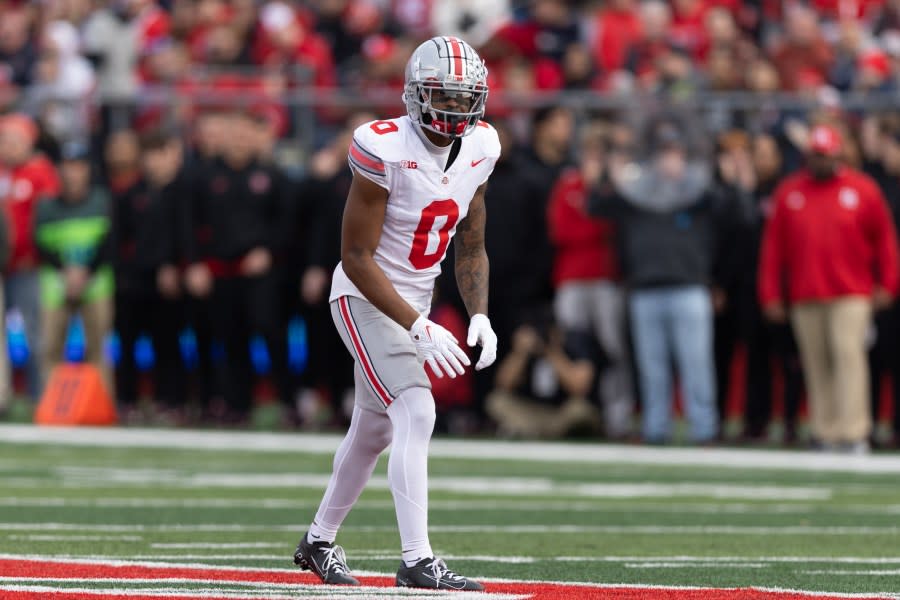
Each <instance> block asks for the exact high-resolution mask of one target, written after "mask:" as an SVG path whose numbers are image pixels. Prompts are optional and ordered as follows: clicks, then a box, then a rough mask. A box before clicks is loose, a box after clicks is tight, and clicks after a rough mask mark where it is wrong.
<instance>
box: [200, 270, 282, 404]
mask: <svg viewBox="0 0 900 600" xmlns="http://www.w3.org/2000/svg"><path fill="white" fill-rule="evenodd" d="M279 291H280V289H279V281H278V276H277V274H276V273H273V272H270V273H266V274H265V275H262V276H259V277H228V278H218V279H216V281H215V285H214V288H213V295H212V306H211V318H212V332H213V338H214V339H215V340H216V341H217V342H219V343H220V344H222V347H223V349H224V359H223V360H219V361H218V363H217V364H216V365H215V372H216V374H217V377H216V379H217V381H218V388H219V390H220V391H221V392H222V396H223V397H224V399H225V403H226V405H227V406H228V408H229V409H230V410H231V411H233V412H234V413H236V415H238V416H242V415H246V414H247V412H248V411H249V409H250V407H251V405H252V402H253V383H254V381H255V378H256V373H255V371H254V369H253V363H252V362H251V358H250V350H249V347H250V340H251V338H252V337H253V336H254V335H261V336H262V337H263V339H265V342H266V346H267V347H268V351H269V356H270V358H271V367H272V372H271V374H272V378H273V381H274V383H275V385H276V386H277V388H278V393H279V396H280V397H281V400H282V402H284V403H285V405H289V404H290V402H291V384H290V377H289V374H288V368H287V336H286V327H287V323H286V320H285V318H284V314H283V311H282V307H281V306H280V304H281V302H280V299H279V298H280V297H279Z"/></svg>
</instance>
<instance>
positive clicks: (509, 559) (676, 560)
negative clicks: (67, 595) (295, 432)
mask: <svg viewBox="0 0 900 600" xmlns="http://www.w3.org/2000/svg"><path fill="white" fill-rule="evenodd" d="M151 547H153V548H160V549H186V550H188V549H211V550H215V549H229V548H232V549H233V548H245V547H246V548H283V549H285V551H290V550H291V545H289V544H272V543H266V542H259V543H256V542H249V543H234V544H207V543H203V542H200V543H193V544H151ZM288 553H289V552H288ZM285 556H288V554H271V555H250V554H231V555H220V554H171V555H167V554H143V555H127V556H118V555H110V554H102V555H80V554H79V555H75V554H70V555H54V556H52V557H47V556H44V558H45V559H47V558H49V559H50V560H79V561H95V560H116V561H122V562H123V563H128V564H133V563H135V561H137V562H140V561H148V560H149V561H154V560H157V561H159V560H163V561H172V560H225V559H227V560H240V559H245V560H282V559H284V558H285ZM352 557H353V558H359V559H366V560H389V561H396V560H398V554H397V553H396V552H385V551H382V550H375V551H367V550H354V551H353V552H352ZM441 557H442V558H444V559H445V560H453V561H471V562H491V563H505V564H535V563H543V562H587V563H590V562H602V563H622V564H624V565H625V566H632V565H634V566H635V568H648V567H649V566H656V565H667V566H668V565H671V566H672V567H675V566H682V567H698V566H702V567H719V568H721V567H729V568H730V567H745V566H746V565H750V566H751V567H752V568H757V567H762V566H764V565H765V564H776V563H829V564H830V563H844V564H863V565H876V564H886V565H900V557H895V558H884V557H879V558H864V557H859V556H836V557H832V556H828V557H822V556H806V557H797V556H756V557H747V556H721V557H719V556H546V557H535V556H493V555H483V554H474V555H472V554H444V553H442V554H441ZM166 564H170V563H168V562H167V563H166ZM854 572H855V571H854Z"/></svg>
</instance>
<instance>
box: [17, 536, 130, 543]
mask: <svg viewBox="0 0 900 600" xmlns="http://www.w3.org/2000/svg"><path fill="white" fill-rule="evenodd" d="M7 537H8V538H9V539H11V540H27V541H29V542H140V541H141V540H143V539H144V538H143V536H140V535H10V536H7Z"/></svg>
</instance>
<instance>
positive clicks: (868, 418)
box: [0, 0, 900, 451]
mask: <svg viewBox="0 0 900 600" xmlns="http://www.w3.org/2000/svg"><path fill="white" fill-rule="evenodd" d="M433 34H444V35H458V36H460V37H462V38H464V39H466V40H467V41H469V42H470V43H471V44H472V45H473V46H475V47H476V48H477V49H478V50H479V52H480V53H481V54H482V56H483V57H484V58H485V59H486V61H487V63H488V67H489V70H490V81H489V84H490V89H491V92H490V93H491V96H490V98H489V100H488V103H487V106H488V108H487V119H488V120H489V121H490V122H491V123H492V124H493V125H495V127H496V128H497V129H498V131H499V133H500V135H501V139H502V141H503V148H504V151H503V156H502V157H501V160H500V161H499V163H498V165H497V167H496V170H495V172H494V174H493V176H492V178H491V180H490V186H489V188H488V196H487V205H488V228H487V234H486V235H487V246H488V252H489V257H490V260H491V293H490V298H491V311H490V312H491V318H492V321H493V323H494V326H495V329H496V331H497V333H498V335H499V337H500V354H499V358H498V361H497V365H496V367H494V368H493V369H490V370H488V371H485V372H481V373H478V374H472V373H469V374H467V375H466V376H465V377H463V378H461V379H457V380H455V381H454V382H453V383H452V384H450V383H449V382H447V381H442V380H435V381H434V382H433V383H434V392H435V396H436V398H437V401H438V405H439V413H440V415H441V418H440V426H441V427H442V428H444V429H445V430H447V431H450V432H453V433H477V432H482V431H493V430H494V429H496V430H497V431H499V432H500V433H501V434H502V435H506V436H510V437H560V436H566V435H572V434H576V433H583V434H586V435H591V436H603V437H606V438H609V439H618V440H627V439H643V440H644V441H647V442H650V443H667V442H669V441H671V440H672V439H677V438H679V434H678V433H677V432H675V431H674V430H673V422H674V420H675V419H674V410H675V408H674V407H678V409H679V410H681V411H683V413H684V416H685V418H686V419H685V420H686V423H687V429H686V431H685V432H684V434H683V436H681V437H683V438H684V439H687V440H690V441H692V442H694V443H714V442H716V441H717V440H719V439H721V438H722V436H723V432H724V431H725V430H724V427H723V422H724V421H725V420H726V419H729V418H733V419H736V420H737V421H739V423H740V426H739V429H738V432H737V435H739V438H740V439H741V440H746V441H765V440H768V439H769V436H770V434H771V433H772V430H771V429H770V425H771V424H772V423H773V421H776V420H777V421H781V422H782V423H783V428H782V430H781V434H780V437H779V438H778V439H780V440H782V441H784V442H785V443H796V442H797V441H798V439H799V438H800V437H801V430H800V429H799V425H800V423H801V420H805V417H807V416H808V420H809V422H810V423H811V437H812V440H813V441H814V442H815V443H817V444H819V445H820V446H823V447H829V448H841V449H845V450H850V451H861V450H864V449H865V447H867V446H868V443H869V438H870V437H872V435H873V432H874V431H875V430H874V428H873V422H876V421H877V420H878V419H879V418H880V417H881V416H882V415H883V414H892V415H893V421H892V422H891V424H890V428H891V432H890V434H891V435H890V436H888V437H887V438H884V439H881V438H879V439H874V438H873V441H877V442H878V443H887V444H896V443H897V440H898V439H900V385H895V386H891V385H888V388H889V389H890V391H891V392H892V394H893V395H890V394H888V393H887V391H886V390H884V389H883V387H882V383H883V382H888V384H889V383H890V381H891V380H893V381H898V379H897V378H898V376H900V348H896V347H895V345H896V341H895V340H897V339H900V337H898V335H897V333H898V328H900V313H898V310H900V309H898V308H896V306H895V304H894V303H893V296H894V295H895V294H896V293H897V289H896V287H897V279H898V277H897V274H896V273H893V271H895V270H896V271H898V272H900V266H898V264H897V257H896V247H895V246H896V233H895V224H894V222H895V220H896V219H897V218H898V217H897V216H898V215H900V193H898V190H900V186H898V185H897V183H898V181H897V177H898V176H900V112H898V111H896V110H892V109H891V108H890V107H891V103H890V99H891V98H892V97H893V94H894V93H896V92H897V91H898V90H897V89H896V87H897V83H898V77H900V1H898V0H840V1H838V0H807V1H799V0H797V1H789V0H785V1H778V0H771V1H770V0H669V1H664V0H606V1H594V2H591V1H587V0H585V1H581V2H577V1H565V0H530V1H527V2H525V1H515V0H494V1H491V2H476V1H474V0H308V1H303V2H288V1H281V0H276V1H258V0H171V1H162V0H161V1H158V2H157V1H155V0H112V1H109V2H99V1H91V0H44V1H42V2H24V1H14V0H0V114H3V115H5V116H2V117H0V202H2V203H3V207H4V210H3V212H2V215H0V216H2V218H3V219H4V220H5V226H4V227H0V232H2V233H4V234H5V239H0V246H2V250H4V255H5V257H6V260H5V265H6V266H5V269H4V272H3V284H4V285H3V292H4V297H5V298H4V300H5V305H6V309H7V313H8V317H7V327H6V330H7V332H11V333H10V336H11V337H10V350H11V351H10V356H9V357H4V359H6V358H10V359H12V361H13V363H14V364H15V371H16V372H17V373H18V374H20V375H21V376H22V377H23V378H22V381H14V382H13V383H10V384H7V385H6V391H4V393H3V394H2V398H3V399H0V407H2V406H3V404H4V403H5V402H4V400H5V398H6V397H7V396H8V395H9V387H10V386H12V385H17V386H18V387H19V388H21V389H23V390H24V391H25V393H27V394H28V395H30V396H32V397H34V398H36V397H38V396H39V395H40V392H41V390H42V388H43V386H44V382H45V380H46V377H47V374H48V373H49V372H50V370H51V369H52V368H53V365H55V364H56V363H58V362H60V361H62V360H64V359H65V358H66V356H67V353H68V345H69V344H68V342H69V341H70V339H71V337H72V322H73V320H72V317H73V316H74V315H78V317H79V319H80V320H79V324H80V326H81V327H82V328H83V332H84V357H83V358H84V359H85V360H89V361H91V362H94V363H96V365H97V366H98V367H99V368H100V369H101V372H102V373H103V374H104V377H105V379H106V382H107V385H108V387H109V388H110V389H113V390H115V397H116V399H117V402H118V404H119V405H120V408H121V410H122V414H123V415H124V417H125V418H126V420H129V421H134V422H140V421H146V420H147V419H162V420H165V421H171V422H175V423H185V422H212V423H225V424H228V423H231V424H243V423H246V422H247V419H248V418H249V416H250V414H251V408H252V407H253V406H254V404H260V403H265V402H267V401H271V402H272V404H273V405H275V406H279V407H281V409H282V410H281V414H282V419H283V422H284V424H285V426H290V427H294V426H304V427H329V426H340V425H343V424H345V422H346V418H347V417H346V415H347V414H349V413H348V412H347V404H348V402H350V401H352V392H351V391H350V388H351V386H352V382H353V376H352V361H351V359H350V357H349V356H348V355H347V353H346V350H345V349H344V347H343V346H342V344H341V343H340V340H339V338H338V337H337V334H336V332H334V331H333V325H332V324H331V319H330V318H329V316H328V309H327V302H326V300H327V295H328V289H329V285H330V276H331V272H332V270H333V268H334V266H335V265H336V264H337V262H338V260H339V258H340V256H339V239H340V224H341V215H342V209H343V202H344V199H345V197H346V193H347V190H348V188H349V183H350V172H349V169H348V168H347V166H346V152H347V148H348V144H349V139H350V135H351V134H352V131H353V129H354V128H355V127H356V126H357V125H359V124H360V123H363V122H365V121H367V120H371V119H375V118H384V117H391V116H396V115H398V114H400V112H401V110H402V107H401V104H400V102H399V97H400V90H401V88H402V83H403V66H404V64H405V61H406V59H407V58H408V56H409V54H410V52H411V51H412V49H413V48H414V47H415V46H416V44H417V43H418V42H419V41H420V40H422V39H424V38H426V37H428V36H430V35H433ZM823 132H825V133H823ZM822 136H825V137H827V138H828V139H827V140H826V139H825V137H822ZM811 157H813V158H812V159H811ZM816 157H819V158H822V159H823V160H824V159H827V160H828V161H831V163H832V164H831V169H832V171H833V172H832V173H831V174H830V175H829V174H828V173H826V175H827V177H825V179H829V177H831V178H839V180H840V181H841V182H842V183H840V185H839V187H838V188H836V189H838V193H839V202H840V203H842V204H843V205H852V206H851V208H853V209H855V208H856V207H857V206H869V202H870V198H874V200H871V202H872V203H873V206H876V205H877V206H882V205H883V206H885V207H887V208H885V210H884V211H883V212H878V211H875V212H872V214H873V215H874V216H872V217H870V216H868V215H869V212H868V209H866V211H867V212H866V215H867V217H866V219H867V220H866V221H865V223H863V224H862V225H860V227H862V228H863V231H862V233H859V236H858V237H859V239H858V240H857V239H856V237H854V236H853V235H848V234H847V233H846V231H845V229H842V228H844V227H848V228H850V230H852V228H853V227H855V226H856V225H855V222H854V223H848V222H843V221H841V222H838V223H837V224H836V225H834V227H836V229H830V230H828V229H827V228H825V230H826V231H829V232H830V233H827V234H826V235H825V237H827V238H828V239H835V240H836V241H835V243H834V246H835V247H834V248H830V249H829V251H830V252H834V255H830V254H828V253H827V252H825V251H824V250H822V249H821V248H813V249H812V250H811V249H810V247H806V246H804V247H802V248H794V247H789V248H788V250H785V251H778V250H779V249H783V248H784V247H788V246H786V244H788V243H789V241H790V240H791V239H794V238H796V237H797V236H799V237H800V238H801V239H805V238H803V236H805V235H807V232H804V231H803V230H802V229H794V230H792V229H790V227H798V225H797V224H796V223H792V222H789V220H788V221H785V219H784V218H783V217H782V218H779V219H778V220H777V222H778V223H779V225H778V226H777V227H774V228H773V227H771V226H770V225H771V223H772V222H774V221H773V218H774V215H776V214H778V210H777V208H776V207H777V206H779V202H781V204H784V205H785V206H788V207H789V208H790V209H794V208H797V207H798V206H799V208H802V205H803V203H804V202H805V200H802V201H801V200H797V198H800V197H802V198H805V196H803V195H802V194H804V193H807V192H805V191H803V192H796V191H795V192H794V193H795V194H800V196H796V195H794V196H792V195H791V193H788V192H784V190H785V189H787V188H786V187H785V186H792V185H794V186H795V185H799V184H797V182H796V181H795V179H796V177H803V176H809V177H811V178H812V179H813V180H817V177H818V176H817V175H816V173H815V166H816ZM826 162H827V161H826ZM838 164H839V165H842V166H841V167H840V168H838V167H837V166H836V165H838ZM819 166H821V165H819ZM823 168H824V167H823ZM848 169H849V170H850V171H847V170H848ZM826 171H827V169H826ZM845 171H846V172H845ZM847 172H852V173H853V174H855V175H854V177H856V175H858V178H856V179H852V180H848V181H849V183H847V182H845V181H844V179H842V178H844V177H849V175H847V174H846V173H847ZM798 174H799V175H798ZM829 180H830V179H829ZM672 182H676V183H672ZM871 182H874V184H871V185H870V183H871ZM836 185H837V184H836ZM845 188H848V189H852V190H853V191H852V192H845V191H844V190H845ZM779 190H780V192H779ZM818 193H819V192H816V194H818ZM823 193H824V192H823ZM814 195H815V194H814ZM792 203H793V204H792ZM798 203H799V204H798ZM795 205H796V206H795ZM799 208H798V212H799ZM873 211H874V209H873ZM804 214H805V213H804ZM823 218H824V217H823ZM844 221H847V220H846V219H844ZM784 223H787V224H786V225H785V224H784ZM820 224H821V223H820ZM776 229H777V231H778V233H771V232H770V231H774V230H776ZM782 230H783V231H782ZM764 232H765V233H764ZM851 233H852V231H851ZM779 236H780V237H779ZM764 237H765V238H766V240H767V242H766V243H765V244H764V243H763V239H764ZM782 237H783V238H784V239H781V238H782ZM785 240H788V241H785ZM853 244H857V246H854V245H853ZM845 245H846V247H845ZM807 246H810V245H807ZM764 247H765V248H767V250H763V249H762V248H764ZM819 250H822V252H820V253H819V254H816V252H817V251H819ZM809 252H811V253H812V258H810V259H809V260H811V261H813V262H815V261H819V262H824V263H826V264H828V265H838V267H840V268H844V267H846V269H847V271H846V272H865V273H871V274H872V276H871V277H870V278H868V279H866V277H862V281H860V277H856V278H854V277H853V276H849V277H845V275H846V272H845V271H841V270H840V268H838V271H837V274H836V275H834V276H833V277H832V274H831V273H830V272H829V273H826V274H824V275H822V278H821V279H822V281H826V280H827V281H828V282H830V283H827V284H823V285H824V287H822V286H819V284H820V283H821V281H818V280H817V281H814V282H813V283H812V284H809V285H806V284H807V282H806V280H805V279H804V277H803V276H802V275H799V273H802V272H806V271H808V270H809V265H810V263H802V262H801V263H798V262H797V260H800V259H797V257H798V256H799V257H803V256H806V254H804V253H809ZM848 253H849V254H850V255H852V256H853V257H856V258H857V259H858V261H857V262H856V263H854V262H852V261H849V262H847V264H846V265H845V264H844V263H843V262H842V261H841V259H839V258H838V259H836V258H835V256H838V257H840V256H844V255H845V254H848ZM761 255H762V256H764V260H761ZM452 256H453V253H452V250H451V251H450V252H449V254H448V260H447V261H446V262H445V268H446V269H448V270H449V273H451V274H452ZM761 262H762V263H764V264H763V266H761ZM816 264H818V263H816ZM807 279H808V278H807ZM832 279H834V280H835V281H837V283H834V281H832ZM851 280H852V281H851ZM798 281H799V283H798ZM805 285H806V287H804V286H805ZM798 286H799V287H798ZM816 286H819V287H816ZM829 286H830V287H829ZM845 297H851V298H857V297H865V298H866V299H867V300H866V303H865V306H863V307H859V306H854V307H850V309H848V310H846V311H845V310H844V307H843V305H842V306H841V307H838V308H839V309H840V310H837V309H836V310H834V311H828V312H827V314H826V313H825V312H822V314H811V313H812V312H815V311H805V312H804V311H803V310H800V309H802V308H804V306H805V305H804V301H805V302H806V303H807V304H808V303H809V301H811V300H814V301H815V302H814V303H815V304H816V305H817V306H818V305H819V304H821V305H829V306H830V303H831V302H832V301H833V300H834V299H835V298H839V299H840V298H845ZM854 311H855V312H854ZM800 313H802V314H800ZM832 313H835V315H837V316H835V317H834V319H832V316H833V315H832ZM845 313H846V314H845ZM464 315H465V312H464V310H463V307H462V304H461V302H460V300H459V297H458V294H457V292H456V290H455V289H454V281H453V277H452V276H444V277H442V278H441V279H440V280H439V285H438V291H437V294H436V297H435V300H434V304H433V315H432V318H433V319H434V320H436V321H438V322H441V323H442V324H444V325H445V326H447V327H448V328H450V329H451V331H457V332H460V331H462V330H463V329H464V327H465V319H464ZM871 315H874V317H872V316H871ZM10 317H13V318H10ZM829 319H832V320H829ZM832 321H833V322H832ZM870 323H871V324H872V326H871V327H870V326H869V325H870ZM829 328H830V329H829ZM20 330H21V331H20ZM851 330H852V331H853V332H854V333H853V335H850V334H849V333H847V332H850V331H851ZM829 331H830V332H831V333H829ZM20 333H22V334H24V338H25V339H27V340H28V343H29V346H30V349H31V356H30V358H28V359H22V357H21V352H19V351H18V350H16V349H15V348H13V345H12V342H13V337H15V339H18V338H19V334H20ZM839 334H840V335H839ZM460 335H461V333H457V337H458V338H459V336H460ZM836 338H840V339H843V340H851V341H850V342H848V343H847V344H844V345H843V346H842V345H841V344H837V343H836V342H835V339H836ZM851 338H852V339H851ZM459 339H462V338H459ZM845 346H846V347H845ZM814 349H822V352H819V354H821V355H822V356H824V358H821V357H819V358H818V359H817V358H816V357H817V354H816V352H814V351H813V350H814ZM860 357H862V359H860ZM845 365H850V366H848V367H846V369H844V366H845ZM4 371H5V369H4ZM863 371H864V372H865V374H864V376H863V375H862V372H863ZM848 381H849V382H851V383H847V382H848ZM676 383H677V384H678V385H676ZM807 396H809V397H810V402H809V405H810V408H809V409H808V411H807V412H804V410H805V405H806V404H807V403H806V401H805V398H806V397H807ZM888 396H890V398H888ZM848 398H852V401H849V400H848ZM882 398H888V400H889V402H887V403H883V402H882ZM148 399H152V400H148ZM673 399H674V400H673ZM845 404H850V405H852V406H853V408H852V410H850V409H847V410H845V407H844V405H845ZM863 405H864V410H861V409H860V406H863ZM887 405H892V406H893V409H892V410H891V409H890V407H889V406H887ZM148 406H150V407H151V408H150V409H148ZM886 406H887V409H886V408H885V407H886ZM148 410H149V411H150V412H148ZM832 413H833V414H832ZM834 421H837V422H838V424H837V425H835V424H834V423H833V422H834ZM804 439H805V438H804Z"/></svg>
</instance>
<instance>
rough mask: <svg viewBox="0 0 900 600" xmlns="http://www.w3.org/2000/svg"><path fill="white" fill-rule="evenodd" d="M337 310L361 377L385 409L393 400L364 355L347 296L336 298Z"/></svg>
mask: <svg viewBox="0 0 900 600" xmlns="http://www.w3.org/2000/svg"><path fill="white" fill-rule="evenodd" d="M338 308H339V309H340V311H341V319H343V321H344V326H345V327H346V328H347V333H349V334H350V341H351V342H353V348H354V349H355V350H356V360H358V361H359V364H360V366H361V367H362V371H363V376H364V377H365V378H366V381H368V382H369V385H370V386H372V390H373V391H374V392H375V394H376V395H377V396H378V397H379V399H380V400H381V402H382V403H383V404H384V406H385V408H387V407H388V406H390V405H391V402H393V399H392V398H391V396H390V394H388V393H387V390H385V389H384V386H383V385H382V384H381V381H379V380H378V376H377V375H376V374H375V369H374V367H372V362H371V361H370V360H369V356H368V354H366V349H365V347H364V346H363V345H362V340H361V339H360V337H359V332H358V331H357V329H356V324H355V323H354V322H353V317H352V316H351V315H350V305H349V303H348V302H347V296H341V297H340V298H338Z"/></svg>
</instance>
